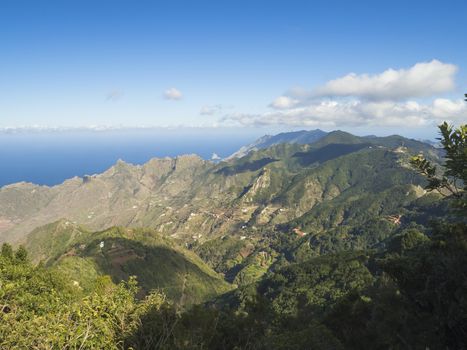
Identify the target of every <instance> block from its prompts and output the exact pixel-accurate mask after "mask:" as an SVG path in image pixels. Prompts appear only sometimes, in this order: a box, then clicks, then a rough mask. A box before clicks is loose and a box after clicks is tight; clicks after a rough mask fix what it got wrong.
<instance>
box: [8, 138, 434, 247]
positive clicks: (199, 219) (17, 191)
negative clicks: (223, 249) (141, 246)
mask: <svg viewBox="0 0 467 350" xmlns="http://www.w3.org/2000/svg"><path fill="white" fill-rule="evenodd" d="M404 145H405V146H404ZM419 152H423V153H424V154H425V155H426V156H428V157H430V158H431V159H436V157H438V155H437V150H436V149H434V148H433V147H431V146H429V145H426V144H423V143H421V142H417V141H413V140H407V139H403V138H399V137H389V138H374V137H373V138H368V137H366V138H365V137H363V138H362V137H357V136H354V135H351V134H348V133H344V132H341V131H337V132H332V133H329V134H327V135H326V136H324V137H321V138H320V139H319V140H318V141H315V142H314V143H311V144H305V145H301V144H298V143H292V144H290V143H281V144H277V145H274V146H271V147H268V148H265V149H262V150H258V151H253V152H250V153H249V154H248V155H247V156H245V157H243V158H240V159H232V160H230V161H224V162H220V163H218V164H215V163H212V162H209V161H204V160H202V159H201V158H199V157H197V156H194V155H191V156H180V157H177V158H174V159H170V158H165V159H152V160H150V161H149V162H148V163H146V164H144V165H141V166H140V165H138V166H135V165H131V164H127V163H125V162H122V161H119V162H118V163H117V164H116V165H115V166H113V167H111V168H110V169H109V170H107V171H105V172H104V173H102V174H98V175H93V176H86V177H84V178H73V179H70V180H67V181H65V182H64V183H63V184H61V185H58V186H54V187H45V186H35V185H31V184H24V183H20V184H16V185H13V186H7V187H4V188H1V189H0V222H1V223H3V224H0V240H2V241H11V242H24V239H25V236H26V235H27V234H28V233H29V232H31V231H32V230H34V229H35V228H36V227H39V226H42V225H45V224H48V223H50V222H55V221H57V220H59V219H61V218H68V220H69V221H70V222H77V223H79V224H80V225H82V227H83V228H84V229H86V230H88V231H96V230H102V229H105V228H107V227H111V226H115V225H117V226H125V227H151V228H153V229H154V230H155V231H156V232H157V233H158V234H160V235H163V236H171V237H173V238H175V239H178V240H180V241H182V242H186V243H189V244H192V243H194V242H197V241H205V240H209V239H211V238H214V237H219V236H223V235H232V236H236V237H239V236H245V235H246V236H255V235H256V233H255V232H256V231H255V230H257V229H259V227H264V228H267V227H269V228H271V227H273V226H274V225H277V224H284V223H287V222H289V221H292V220H295V219H297V218H299V217H300V216H302V215H304V214H305V213H306V212H308V211H309V210H311V209H312V208H313V207H314V206H315V205H317V204H319V203H321V202H327V201H330V200H332V199H333V198H336V197H339V196H343V195H344V193H345V192H346V191H348V190H351V188H352V187H353V186H355V185H357V182H356V181H357V180H358V184H360V185H358V186H359V187H358V189H354V191H365V190H369V191H371V192H372V194H373V195H377V194H378V193H383V192H384V191H388V193H389V192H390V191H391V189H392V188H393V187H394V186H400V185H413V186H415V187H417V186H419V185H422V184H423V180H422V179H421V177H420V176H418V175H416V174H415V173H414V172H413V171H412V170H411V169H409V166H408V159H409V157H410V155H411V154H417V153H419ZM375 159H378V160H380V161H381V162H382V163H381V167H382V168H381V169H383V168H384V169H388V170H387V171H388V174H389V172H391V174H396V175H397V174H405V175H404V176H402V177H399V176H398V175H397V176H395V177H394V178H395V179H398V181H397V182H391V181H385V178H386V177H387V176H386V177H385V176H383V175H382V173H381V174H379V173H378V172H379V171H380V169H379V168H378V166H375V164H374V163H375V162H374V160H375ZM391 169H392V170H391ZM385 171H386V170H385ZM375 172H376V173H375ZM356 174H358V176H356ZM388 176H389V175H388ZM391 176H393V175H391ZM342 198H344V197H342ZM404 201H405V199H404ZM23 207H24V210H23Z"/></svg>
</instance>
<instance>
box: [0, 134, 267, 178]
mask: <svg viewBox="0 0 467 350" xmlns="http://www.w3.org/2000/svg"><path fill="white" fill-rule="evenodd" d="M259 136H261V134H260V133H259V131H258V130H256V131H254V130H251V131H249V130H245V129H243V130H241V131H239V130H235V129H233V130H223V129H150V130H145V129H143V130H111V131H54V132H50V131H40V132H31V131H27V132H26V131H22V132H15V133H5V132H3V133H0V186H4V185H7V184H11V183H15V182H20V181H27V182H32V183H35V184H39V185H48V186H52V185H56V184H59V183H62V182H63V181H64V180H66V179H68V178H71V177H73V176H83V175H86V174H96V173H100V172H103V171H105V170H106V169H108V168H109V167H110V166H112V165H113V164H115V162H116V161H117V160H118V159H122V160H124V161H126V162H128V163H132V164H143V163H145V162H147V161H148V160H149V159H151V158H154V157H166V156H168V157H176V156H178V155H182V154H193V153H194V154H198V155H199V156H201V157H202V158H204V159H210V158H211V156H212V154H213V153H216V154H217V155H218V156H220V157H222V158H223V157H227V156H229V155H230V154H232V153H234V152H235V151H237V150H238V149H239V148H240V147H241V146H243V145H245V144H249V143H251V142H253V141H254V140H255V139H256V138H258V137H259Z"/></svg>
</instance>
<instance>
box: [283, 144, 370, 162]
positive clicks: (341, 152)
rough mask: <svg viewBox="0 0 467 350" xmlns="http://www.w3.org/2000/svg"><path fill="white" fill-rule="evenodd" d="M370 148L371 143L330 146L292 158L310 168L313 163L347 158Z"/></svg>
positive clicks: (297, 154) (301, 153) (296, 154)
mask: <svg viewBox="0 0 467 350" xmlns="http://www.w3.org/2000/svg"><path fill="white" fill-rule="evenodd" d="M370 146H371V145H370V144H369V143H359V144H330V145H326V146H323V147H321V148H319V149H316V150H311V151H309V152H297V153H295V154H294V155H293V156H292V157H294V158H297V160H298V162H299V163H300V165H302V166H308V165H311V164H313V163H324V162H326V161H328V160H331V159H334V158H338V157H341V156H345V155H347V154H350V153H353V152H357V151H359V150H361V149H364V148H368V147H370Z"/></svg>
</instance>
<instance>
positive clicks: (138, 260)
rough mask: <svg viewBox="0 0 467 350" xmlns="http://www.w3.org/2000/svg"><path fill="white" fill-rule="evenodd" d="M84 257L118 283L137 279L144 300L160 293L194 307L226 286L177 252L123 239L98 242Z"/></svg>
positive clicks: (93, 243)
mask: <svg viewBox="0 0 467 350" xmlns="http://www.w3.org/2000/svg"><path fill="white" fill-rule="evenodd" d="M101 242H104V247H103V248H102V249H101V248H100V243H101ZM80 255H82V256H83V257H91V258H93V259H94V261H95V263H96V264H97V266H98V268H99V270H100V271H101V272H102V273H104V274H107V275H109V276H111V278H112V280H113V281H114V282H115V283H119V282H120V281H122V280H125V281H126V280H128V279H129V277H130V276H136V277H137V280H138V284H139V286H140V287H141V289H142V291H141V293H140V296H144V295H146V294H147V293H148V292H150V291H151V290H156V289H157V290H161V291H163V292H164V293H165V294H166V295H167V296H168V297H169V299H171V300H173V301H174V302H176V303H178V302H181V301H182V300H184V303H186V304H193V303H199V302H202V301H204V300H206V299H207V298H209V297H213V296H214V295H216V289H217V288H218V287H219V285H220V284H221V283H222V282H221V280H220V279H217V278H216V277H214V276H211V275H209V274H208V273H207V272H206V271H203V270H202V269H201V268H200V266H198V265H197V264H195V263H194V262H192V261H190V260H189V259H187V257H186V256H184V255H183V254H182V253H181V252H179V251H177V250H175V249H172V248H170V247H166V246H151V245H145V244H143V243H141V242H138V241H134V240H130V239H126V238H121V237H109V238H99V239H96V240H94V241H92V242H90V243H89V244H87V248H86V249H85V250H84V251H83V252H82V253H81V254H80ZM185 294H186V295H185Z"/></svg>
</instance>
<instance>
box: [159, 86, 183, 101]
mask: <svg viewBox="0 0 467 350" xmlns="http://www.w3.org/2000/svg"><path fill="white" fill-rule="evenodd" d="M164 97H165V98H166V99H167V100H174V101H178V100H181V99H182V97H183V94H182V92H181V91H180V90H178V89H176V88H174V87H172V88H170V89H167V90H166V91H165V92H164Z"/></svg>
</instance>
